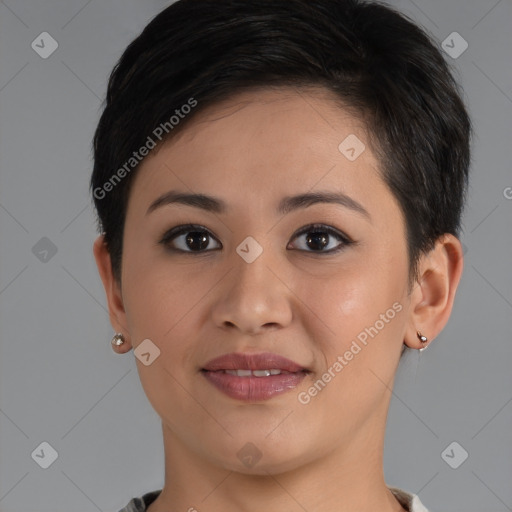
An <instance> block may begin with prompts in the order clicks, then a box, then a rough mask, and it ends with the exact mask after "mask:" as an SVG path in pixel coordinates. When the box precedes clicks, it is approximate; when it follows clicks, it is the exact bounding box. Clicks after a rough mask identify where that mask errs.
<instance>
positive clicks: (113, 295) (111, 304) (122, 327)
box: [93, 234, 129, 350]
mask: <svg viewBox="0 0 512 512" xmlns="http://www.w3.org/2000/svg"><path fill="white" fill-rule="evenodd" d="M93 253H94V258H95V260H96V265H97V267H98V272H99V274H100V277H101V281H102V283H103V287H104V288H105V294H106V297H107V305H108V310H109V316H110V323H111V324H112V327H113V328H114V330H115V331H116V332H122V333H124V335H125V337H126V335H127V328H126V313H125V310H124V305H123V299H122V295H121V291H120V287H119V283H118V282H117V281H116V279H115V278H114V275H113V272H112V262H111V259H110V254H109V252H108V249H107V246H106V244H105V237H104V235H103V234H102V235H99V236H98V238H96V240H95V241H94V245H93ZM125 345H126V346H128V345H129V343H125ZM124 348H125V347H124V346H123V350H124Z"/></svg>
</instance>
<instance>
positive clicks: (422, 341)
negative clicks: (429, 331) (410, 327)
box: [416, 331, 428, 343]
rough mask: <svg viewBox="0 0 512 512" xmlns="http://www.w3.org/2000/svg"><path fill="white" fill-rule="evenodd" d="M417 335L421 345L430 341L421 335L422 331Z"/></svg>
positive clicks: (417, 332)
mask: <svg viewBox="0 0 512 512" xmlns="http://www.w3.org/2000/svg"><path fill="white" fill-rule="evenodd" d="M416 334H417V336H418V339H419V340H420V341H421V343H426V342H427V341H428V338H427V337H426V336H423V334H421V332H420V331H416Z"/></svg>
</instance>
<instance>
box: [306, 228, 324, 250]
mask: <svg viewBox="0 0 512 512" xmlns="http://www.w3.org/2000/svg"><path fill="white" fill-rule="evenodd" d="M307 243H308V244H310V243H313V244H317V245H318V244H320V247H319V248H321V249H323V248H324V247H325V246H326V245H328V235H327V236H326V235H325V234H322V233H321V232H315V233H313V234H312V235H310V236H308V237H307ZM310 248H312V249H314V248H315V247H310Z"/></svg>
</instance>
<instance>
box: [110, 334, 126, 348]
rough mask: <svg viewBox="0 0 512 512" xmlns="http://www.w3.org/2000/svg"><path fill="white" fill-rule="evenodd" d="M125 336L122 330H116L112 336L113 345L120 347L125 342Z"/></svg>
mask: <svg viewBox="0 0 512 512" xmlns="http://www.w3.org/2000/svg"><path fill="white" fill-rule="evenodd" d="M124 341H125V340H124V336H123V333H121V332H116V333H115V334H114V336H113V337H112V342H111V343H112V347H119V346H121V345H122V344H123V343H124Z"/></svg>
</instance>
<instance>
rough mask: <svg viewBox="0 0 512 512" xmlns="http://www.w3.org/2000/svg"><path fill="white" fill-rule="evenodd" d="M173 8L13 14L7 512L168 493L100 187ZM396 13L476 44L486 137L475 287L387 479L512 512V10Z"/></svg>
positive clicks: (426, 2)
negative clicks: (122, 93)
mask: <svg viewBox="0 0 512 512" xmlns="http://www.w3.org/2000/svg"><path fill="white" fill-rule="evenodd" d="M169 4H170V2H164V1H157V0H149V1H144V2H142V1H140V0H123V1H121V0H107V1H103V2H100V1H99V0H89V1H87V0H66V1H65V0H45V1H36V0H5V1H3V2H0V39H1V40H0V49H1V54H0V58H1V60H0V72H1V75H0V130H1V134H0V164H1V174H0V179H1V182H0V232H1V250H0V335H1V357H0V386H1V387H0V454H1V455H0V457H1V460H0V510H1V511H2V512H29V511H38V512H43V511H52V512H64V511H66V512H68V511H73V512H89V511H91V512H94V511H96V510H101V511H108V510H111V511H117V510H118V509H119V508H121V507H122V506H124V505H125V504H126V503H127V502H128V501H129V499H131V498H132V497H133V496H136V495H141V494H143V493H145V492H147V491H150V490H153V489H159V488H161V487H162V485H163V477H164V458H163V448H162V440H161V429H160V420H159V418H158V416H157V415H156V413H155V412H154V411H153V409H152V407H151V405H150V404H149V402H148V401H147V399H146V397H145V395H144V392H143V390H142V388H141V385H140V382H139V379H138V375H137V370H136V365H135V360H134V357H133V352H129V353H128V354H127V355H125V356H117V355H115V354H114V353H113V351H112V350H111V347H110V338H111V336H112V333H113V331H112V328H111V326H110V323H109V319H108V315H107V310H106V301H105V296H104V291H103V287H102V284H101V281H100V278H99V275H98V273H97V269H96V265H95V262H94V258H93V254H92V244H93V241H94V239H95V237H96V232H95V224H94V217H93V213H92V212H93V210H92V205H91V200H90V197H89V196H88V180H89V177H90V172H91V149H90V142H91V138H92V135H93V130H94V128H95V125H96V123H97V121H98V118H99V114H100V105H101V100H102V99H103V96H104V93H105V90H106V81H107V78H108V75H109V73H110V71H111V69H112V66H113V65H114V63H115V61H116V60H117V58H118V57H119V56H120V54H121V52H122V50H123V49H124V48H125V47H126V45H127V44H128V43H129V42H130V41H131V40H132V39H133V38H134V37H135V36H136V35H138V33H139V32H140V31H141V30H142V28H143V27H144V26H145V24H146V23H147V22H148V21H149V19H150V18H152V17H153V16H154V15H156V14H157V13H158V12H159V11H160V10H161V9H163V8H164V7H166V6H167V5H169ZM392 5H395V6H397V7H399V8H400V9H401V10H402V11H403V12H405V13H406V14H408V15H409V16H411V17H412V18H413V19H415V20H416V21H417V22H419V23H420V24H421V25H423V26H424V27H425V28H426V29H427V30H428V31H429V32H431V33H432V34H433V35H434V36H435V38H436V39H437V40H438V42H439V44H440V45H441V42H442V41H443V40H445V39H446V38H447V37H448V36H449V34H451V33H452V32H454V31H456V32H458V33H460V34H461V35H462V37H463V38H464V39H465V40H466V41H467V42H468V44H469V47H468V49H467V50H466V51H465V52H464V53H462V55H460V56H459V57H458V58H457V59H453V58H451V57H448V56H447V57H446V58H447V60H448V61H450V62H451V63H452V64H453V65H454V67H455V69H456V73H457V77H458V79H459V81H460V82H461V83H462V85H463V87H464V90H465V95H466V100H467V102H468V105H469V108H470V113H471V115H472V118H473V121H474V124H475V130H476V138H475V144H474V153H473V164H472V179H471V188H470V194H469V204H468V207H467V210H466V214H465V217H464V234H463V243H464V245H465V247H466V253H465V256H466V260H465V270H464V274H463V278H462V282H461V285H460V288H459V291H458V295H457V298H456V302H455V308H454V312H453V314H452V317H451V319H450V321H449V324H448V326H447V327H446V328H445V330H444V331H443V332H442V334H441V335H440V336H439V337H438V338H437V339H436V340H435V341H434V342H433V344H432V345H431V346H430V347H429V348H428V350H426V351H425V352H423V353H422V354H421V355H419V353H418V352H409V353H408V354H407V357H406V358H405V359H404V360H403V361H402V363H401V367H400V369H399V373H398V376H397V382H396V386H395V389H394V395H393V399H392V404H391V409H390V416H389V424H388V430H387V437H386V449H385V474H386V480H387V482H388V484H389V485H395V486H399V487H401V488H403V489H406V490H408V491H410V492H415V493H418V494H419V496H420V498H421V499H422V501H423V502H424V503H425V505H426V506H427V507H428V508H429V510H431V512H437V511H439V512H440V511H444V512H455V511H465V512H473V511H475V512H476V511H478V512H480V511H483V510H485V511H486V512H493V511H496V512H498V511H500V512H501V511H505V510H512V485H511V482H512V428H511V426H512V372H511V371H510V365H511V362H512V357H511V356H512V343H511V328H512V325H511V320H510V319H511V317H512V315H511V313H512V311H511V310H512V273H511V271H510V263H511V262H512V258H511V256H512V240H511V238H512V236H511V233H512V229H511V227H512V223H511V220H512V200H511V199H512V189H511V188H508V187H512V173H511V170H510V169H511V166H510V143H511V140H510V134H511V133H512V130H511V128H512V126H511V125H512V122H511V113H512V66H511V62H510V56H511V53H512V52H511V50H512V40H511V36H510V27H511V26H512V4H511V2H510V0H501V1H496V0H489V1H487V0H479V1H476V0H472V1H467V0H450V1H442V0H415V1H414V2H413V1H411V0H404V1H398V0H397V1H393V2H392ZM44 31H46V32H49V33H50V34H51V35H52V36H53V38H55V39H56V40H57V42H58V44H59V47H58V48H57V50H56V51H55V52H54V53H53V54H52V55H51V56H50V57H49V58H47V59H43V58H41V57H40V56H39V55H38V54H37V53H36V52H35V51H34V50H33V49H32V48H31V43H32V41H34V40H35V39H36V38H37V37H38V36H39V34H41V33H42V32H44ZM450 44H451V43H450ZM457 44H459V43H455V42H454V43H453V45H455V48H456V49H457V46H456V45H457ZM43 237H46V238H48V239H49V240H51V242H52V244H54V246H55V248H56V250H57V252H56V253H55V254H52V252H49V253H48V254H44V253H43V252H41V247H43V249H44V247H47V246H48V245H51V244H49V242H48V240H43V241H42V242H41V241H40V240H41V239H42V238H43ZM38 242H39V245H36V244H37V243H38ZM41 244H42V245H41ZM34 246H35V247H36V248H35V249H34ZM43 441H46V442H48V443H49V444H50V445H51V446H52V447H53V448H54V449H55V450H56V451H57V452H58V458H57V460H56V461H55V462H54V463H53V464H52V465H51V466H50V467H49V468H48V469H42V468H41V467H40V466H39V465H38V464H36V462H35V460H34V459H33V458H32V457H31V454H32V453H33V451H34V450H35V449H36V448H37V447H38V446H39V445H40V443H41V442H43ZM453 441H456V442H457V443H459V445H460V446H461V447H462V448H460V447H459V446H456V447H455V449H454V450H453V451H451V450H448V454H449V458H448V459H447V457H446V455H445V456H444V459H446V460H450V462H451V463H452V465H456V464H457V463H460V460H461V456H462V455H461V454H463V453H464V452H463V451H462V450H463V449H464V450H466V451H467V452H468V454H469V457H468V458H467V460H465V461H464V462H463V463H462V464H461V465H460V466H459V467H458V468H457V469H453V468H452V467H450V466H449V465H448V464H447V463H446V462H445V460H444V459H443V457H442V455H441V454H442V453H443V452H444V450H445V448H447V447H448V445H450V443H452V442H453Z"/></svg>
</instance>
